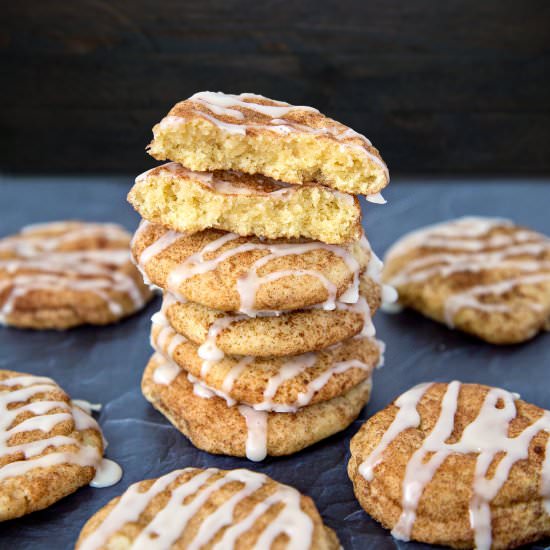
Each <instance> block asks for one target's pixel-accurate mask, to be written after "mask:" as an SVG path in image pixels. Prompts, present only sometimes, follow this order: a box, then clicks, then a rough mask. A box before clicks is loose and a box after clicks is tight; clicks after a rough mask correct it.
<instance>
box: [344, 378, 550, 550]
mask: <svg viewBox="0 0 550 550" xmlns="http://www.w3.org/2000/svg"><path fill="white" fill-rule="evenodd" d="M549 434H550V412H549V411H546V410H544V409H541V408H539V407H536V406H535V405H531V404H529V403H526V402H525V401H522V400H520V399H519V396H518V395H517V394H513V393H510V392H508V391H505V390H503V389H499V388H491V387H488V386H482V385H479V384H461V383H460V382H456V381H455V382H451V383H449V384H445V383H427V384H421V385H419V386H416V387H414V388H412V389H411V390H409V391H407V392H405V393H404V394H403V395H401V396H400V397H399V398H398V399H396V400H395V401H394V402H393V403H392V404H391V405H389V406H388V407H386V408H385V409H383V410H382V411H380V412H378V413H376V414H375V415H374V416H372V417H371V418H370V419H369V420H368V421H367V422H365V424H364V425H363V426H362V427H361V429H360V430H359V432H358V433H357V434H356V435H355V436H354V437H353V439H352V441H351V459H350V461H349V464H348V473H349V476H350V478H351V480H352V482H353V486H354V491H355V495H356V497H357V499H358V500H359V502H360V504H361V506H362V507H363V508H364V509H365V510H366V512H367V513H368V514H370V515H371V516H372V517H373V518H374V519H376V520H377V521H379V522H380V523H381V524H382V525H383V526H384V527H386V528H388V529H391V530H392V534H393V535H394V537H396V538H397V539H400V540H417V541H420V542H426V543H430V544H442V545H446V546H451V547H453V548H474V547H475V548H478V549H479V550H489V549H509V548H516V547H518V546H522V545H524V544H528V543H530V542H534V541H536V540H539V539H541V538H543V537H545V536H548V535H550V507H549V505H548V502H549V499H550V438H549Z"/></svg>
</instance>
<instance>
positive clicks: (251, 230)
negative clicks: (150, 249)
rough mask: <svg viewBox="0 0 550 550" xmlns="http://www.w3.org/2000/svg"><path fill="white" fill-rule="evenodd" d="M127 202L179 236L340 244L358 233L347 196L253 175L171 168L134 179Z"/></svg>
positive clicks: (352, 200) (354, 207) (357, 214)
mask: <svg viewBox="0 0 550 550" xmlns="http://www.w3.org/2000/svg"><path fill="white" fill-rule="evenodd" d="M128 201H129V202H130V203H131V204H132V206H133V207H134V208H135V209H136V210H137V211H138V212H139V214H140V215H141V216H142V217H143V218H144V219H146V220H149V221H150V222H153V223H160V224H161V225H164V226H166V227H170V228H172V229H175V230H176V231H179V232H182V233H195V232H197V231H201V230H203V229H208V228H214V229H222V230H224V231H232V232H233V233H237V234H238V235H242V236H248V235H256V236H258V237H264V238H268V239H281V238H282V239H293V238H300V237H305V238H309V239H314V240H318V241H322V242H325V243H330V244H342V243H347V242H351V241H354V240H357V239H358V238H360V236H361V232H362V230H361V207H360V205H359V201H358V200H357V198H356V197H352V196H351V195H348V194H346V193H342V192H340V191H335V190H333V189H330V188H328V187H323V186H320V185H316V184H310V185H288V184H284V183H282V182H278V181H275V180H273V179H271V178H266V177H264V176H260V175H258V174H256V175H249V174H243V173H240V172H233V171H229V172H228V171H215V172H193V171H191V170H187V169H186V168H184V167H183V166H182V165H181V164H178V163H175V162H172V163H169V164H165V165H163V166H160V167H157V168H154V169H152V170H149V171H148V172H145V173H144V174H142V175H141V176H138V178H137V179H136V183H135V185H134V186H133V187H132V189H131V190H130V193H129V194H128Z"/></svg>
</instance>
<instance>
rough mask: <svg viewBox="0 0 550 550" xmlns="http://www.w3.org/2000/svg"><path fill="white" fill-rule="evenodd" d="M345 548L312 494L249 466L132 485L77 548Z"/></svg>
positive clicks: (96, 518) (87, 529) (91, 523)
mask: <svg viewBox="0 0 550 550" xmlns="http://www.w3.org/2000/svg"><path fill="white" fill-rule="evenodd" d="M110 548H117V549H118V550H123V549H130V548H151V549H152V548H209V549H215V548H216V549H220V550H221V549H224V548H238V549H239V550H251V549H252V548H266V549H269V548H273V549H282V548H300V549H303V550H308V549H309V550H338V548H340V543H339V541H338V538H337V536H336V534H335V533H334V532H333V531H332V530H331V529H329V528H328V527H326V526H325V525H324V524H323V520H322V519H321V516H320V515H319V512H318V511H317V508H316V507H315V503H314V502H313V500H311V498H309V497H306V496H304V495H302V494H300V493H299V492H298V491H297V490H296V489H294V488H293V487H290V486H288V485H283V484H281V483H278V482H276V481H274V480H272V479H271V478H269V477H268V476H266V475H264V474H260V473H257V472H251V471H250V470H245V469H239V470H219V469H217V468H208V469H205V470H203V469H199V468H184V469H183V470H175V471H173V472H170V473H169V474H166V475H164V476H162V477H160V478H157V479H148V480H145V481H140V482H138V483H134V484H133V485H131V486H130V487H129V488H128V489H127V490H126V491H125V492H124V493H123V494H122V495H121V496H119V497H116V498H114V499H113V500H111V502H109V503H108V504H107V505H106V506H104V507H103V508H101V509H100V510H99V511H98V512H96V513H95V514H94V515H93V516H92V517H91V518H90V519H89V520H88V521H87V522H86V524H85V525H84V527H83V529H82V532H81V533H80V536H79V538H78V541H77V543H76V549H77V550H107V549H110Z"/></svg>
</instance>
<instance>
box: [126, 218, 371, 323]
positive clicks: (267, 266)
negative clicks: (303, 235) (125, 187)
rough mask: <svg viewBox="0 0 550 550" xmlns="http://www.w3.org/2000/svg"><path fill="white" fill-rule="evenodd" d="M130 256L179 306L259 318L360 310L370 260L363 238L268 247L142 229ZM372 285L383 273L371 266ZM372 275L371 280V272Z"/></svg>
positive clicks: (256, 241)
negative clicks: (313, 309) (344, 306)
mask: <svg viewBox="0 0 550 550" xmlns="http://www.w3.org/2000/svg"><path fill="white" fill-rule="evenodd" d="M131 248H132V253H133V256H134V258H135V261H136V263H137V264H138V265H139V267H140V269H141V270H142V272H143V274H144V276H145V278H146V279H147V280H149V281H151V282H152V283H153V284H155V285H156V286H159V287H161V288H162V289H163V290H164V291H168V292H171V293H172V294H175V295H176V296H177V297H178V298H179V299H182V298H183V299H187V300H189V301H191V302H195V303H197V304H201V305H203V306H206V307H209V308H212V309H218V310H222V311H234V312H241V313H245V314H247V315H251V316H254V315H256V314H258V313H260V312H262V311H265V310H268V311H283V310H292V309H301V308H304V307H309V306H312V305H315V304H323V307H324V308H325V309H334V308H335V306H336V300H337V299H339V300H340V301H342V302H345V303H355V302H356V301H357V299H358V296H359V275H360V274H361V273H362V272H363V271H364V269H365V268H366V267H367V264H368V263H369V258H371V257H374V255H373V254H371V251H370V247H369V244H368V242H367V240H366V239H365V238H362V239H361V240H360V241H357V242H355V243H353V244H350V245H342V246H340V245H331V244H325V243H321V242H318V241H303V242H296V241H290V240H284V239H280V240H276V241H268V240H263V239H260V238H258V237H239V236H238V235H236V234H235V233H227V232H223V231H219V230H215V229H205V230H204V231H199V232H198V233H193V234H192V235H183V234H181V233H177V232H175V231H171V230H168V229H166V228H164V227H163V226H160V225H156V224H151V223H150V222H147V221H144V222H142V223H141V225H140V227H139V229H138V230H137V232H136V234H135V235H134V239H133V240H132V247H131ZM371 264H372V266H373V268H372V271H373V274H372V278H375V276H376V273H377V271H378V269H379V267H378V263H377V262H375V261H374V260H373V261H372V262H371ZM369 273H370V272H369Z"/></svg>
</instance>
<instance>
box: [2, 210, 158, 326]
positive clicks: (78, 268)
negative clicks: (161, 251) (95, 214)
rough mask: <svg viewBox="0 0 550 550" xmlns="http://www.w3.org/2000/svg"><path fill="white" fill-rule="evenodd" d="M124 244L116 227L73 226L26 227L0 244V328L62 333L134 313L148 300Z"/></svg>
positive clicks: (148, 294) (123, 232)
mask: <svg viewBox="0 0 550 550" xmlns="http://www.w3.org/2000/svg"><path fill="white" fill-rule="evenodd" d="M129 243H130V235H129V233H128V232H127V231H126V230H124V229H123V228H122V227H120V226H118V225H115V224H108V223H89V222H77V221H63V222H51V223H44V224H37V225H32V226H27V227H24V228H23V229H22V230H21V231H20V232H19V233H17V234H16V235H13V236H10V237H4V238H3V239H0V323H3V324H6V325H11V326H15V327H20V328H31V329H67V328H71V327H74V326H77V325H81V324H97V325H104V324H108V323H113V322H116V321H118V320H120V319H121V318H122V317H125V316H127V315H130V314H132V313H134V312H135V311H137V310H138V309H140V308H142V307H143V306H144V305H145V304H146V303H147V301H148V300H149V299H150V298H151V296H152V295H151V292H150V290H149V289H148V288H147V287H146V286H145V285H144V284H143V281H142V279H141V276H140V274H139V272H138V271H137V269H136V268H135V267H134V265H133V264H132V262H131V257H130V252H129Z"/></svg>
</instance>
